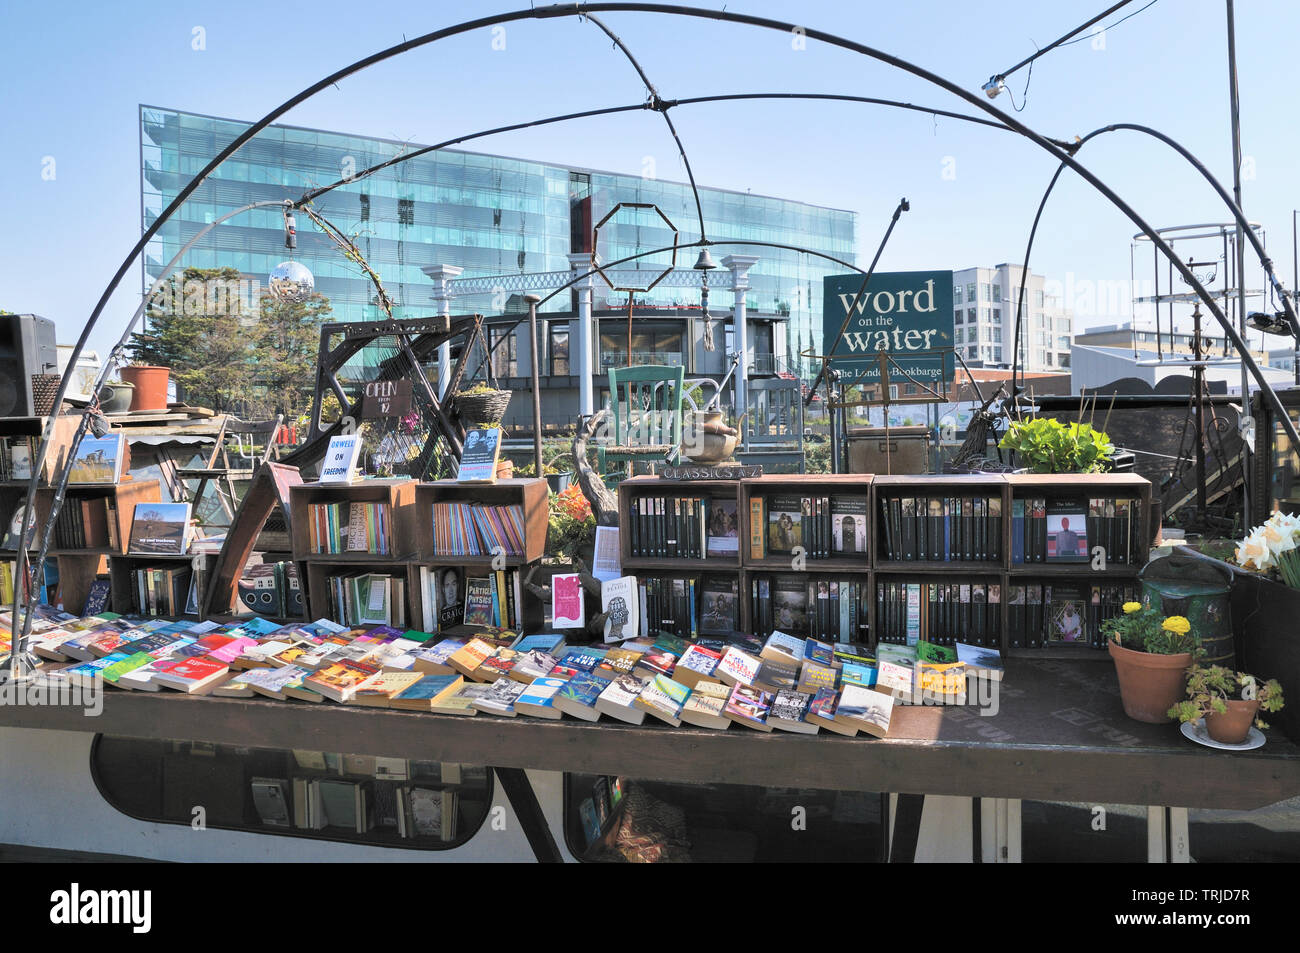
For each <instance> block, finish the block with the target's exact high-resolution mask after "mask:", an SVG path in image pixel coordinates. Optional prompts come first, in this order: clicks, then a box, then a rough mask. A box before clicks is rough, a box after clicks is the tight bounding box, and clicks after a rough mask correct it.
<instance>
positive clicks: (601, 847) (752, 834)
mask: <svg viewBox="0 0 1300 953" xmlns="http://www.w3.org/2000/svg"><path fill="white" fill-rule="evenodd" d="M880 808H881V796H880V795H879V794H873V793H867V792H862V791H823V790H815V789H811V788H793V787H791V788H763V787H755V786H752V785H741V784H672V783H667V782H660V781H639V780H635V779H632V778H626V777H613V776H609V775H587V774H566V775H565V776H564V836H565V842H566V843H567V844H568V847H569V851H570V853H572V854H573V856H574V857H577V858H578V859H579V860H583V861H592V862H616V863H621V862H627V861H633V862H641V861H646V862H663V861H693V862H697V863H701V862H703V863H707V862H714V863H750V862H755V863H758V862H764V861H785V862H798V861H812V862H836V861H856V862H872V861H880V860H881V859H882V852H881V824H880V817H881V809H880Z"/></svg>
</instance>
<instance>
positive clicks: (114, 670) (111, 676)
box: [100, 652, 155, 684]
mask: <svg viewBox="0 0 1300 953" xmlns="http://www.w3.org/2000/svg"><path fill="white" fill-rule="evenodd" d="M153 661H155V659H154V657H153V656H152V655H150V654H148V653H147V652H135V653H134V654H132V655H128V656H127V657H126V658H124V659H121V660H120V661H117V662H114V663H113V664H112V665H110V666H108V667H107V668H105V669H104V670H103V671H102V672H101V673H100V674H101V676H102V677H103V679H104V681H106V682H113V683H114V684H116V683H117V680H118V679H119V678H121V677H122V676H123V675H125V674H126V673H127V672H130V671H134V670H135V669H137V668H140V667H142V666H144V665H148V664H149V663H151V662H153Z"/></svg>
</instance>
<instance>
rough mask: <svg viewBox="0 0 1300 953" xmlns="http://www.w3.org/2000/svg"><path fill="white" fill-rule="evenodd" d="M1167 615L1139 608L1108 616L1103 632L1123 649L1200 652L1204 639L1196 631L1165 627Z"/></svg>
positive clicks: (1103, 624) (1151, 652)
mask: <svg viewBox="0 0 1300 953" xmlns="http://www.w3.org/2000/svg"><path fill="white" fill-rule="evenodd" d="M1164 622H1165V616H1164V615H1163V614H1162V613H1160V612H1157V611H1156V610H1155V609H1150V608H1148V609H1139V610H1138V611H1137V612H1126V613H1124V614H1123V615H1118V616H1115V617H1114V618H1111V619H1107V620H1106V621H1105V622H1103V623H1102V624H1101V631H1102V633H1103V634H1104V635H1105V636H1106V637H1107V638H1108V639H1110V640H1113V641H1114V642H1115V643H1116V644H1118V645H1119V646H1120V647H1121V648H1125V649H1131V650H1132V651H1134V652H1149V653H1150V654H1152V655H1181V654H1182V653H1183V652H1191V653H1193V655H1195V654H1196V653H1198V652H1199V651H1200V641H1199V640H1198V639H1197V637H1196V635H1195V634H1194V633H1192V632H1190V631H1189V632H1185V633H1179V632H1173V631H1170V630H1169V629H1166V628H1164Z"/></svg>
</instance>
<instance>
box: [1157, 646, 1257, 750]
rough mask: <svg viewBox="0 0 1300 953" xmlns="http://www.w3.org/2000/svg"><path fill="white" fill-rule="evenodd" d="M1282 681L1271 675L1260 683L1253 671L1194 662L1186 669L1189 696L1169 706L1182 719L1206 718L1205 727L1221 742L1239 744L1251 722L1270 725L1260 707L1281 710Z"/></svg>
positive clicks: (1242, 740)
mask: <svg viewBox="0 0 1300 953" xmlns="http://www.w3.org/2000/svg"><path fill="white" fill-rule="evenodd" d="M1282 706H1283V698H1282V685H1281V684H1280V683H1279V682H1278V680H1277V679H1275V678H1271V679H1269V680H1268V681H1267V682H1264V683H1263V684H1260V681H1259V679H1257V678H1256V677H1255V676H1254V675H1247V674H1245V673H1244V672H1234V671H1233V670H1232V669H1230V668H1225V667H1223V666H1222V665H1210V666H1201V665H1193V666H1192V667H1191V668H1190V669H1188V671H1187V698H1185V699H1183V700H1182V701H1180V702H1178V703H1177V704H1176V705H1173V706H1171V707H1170V709H1169V717H1171V718H1177V719H1178V720H1179V721H1182V722H1188V721H1199V720H1200V719H1202V718H1204V719H1205V730H1206V731H1207V732H1208V733H1209V735H1210V737H1211V738H1213V739H1214V740H1215V741H1217V742H1219V744H1225V745H1239V744H1241V743H1242V742H1244V741H1245V740H1246V737H1247V735H1249V734H1250V726H1251V724H1252V723H1254V725H1255V726H1256V727H1258V728H1267V727H1268V723H1267V722H1265V721H1264V719H1263V718H1260V717H1259V712H1260V711H1261V710H1263V711H1267V712H1275V711H1281V710H1282Z"/></svg>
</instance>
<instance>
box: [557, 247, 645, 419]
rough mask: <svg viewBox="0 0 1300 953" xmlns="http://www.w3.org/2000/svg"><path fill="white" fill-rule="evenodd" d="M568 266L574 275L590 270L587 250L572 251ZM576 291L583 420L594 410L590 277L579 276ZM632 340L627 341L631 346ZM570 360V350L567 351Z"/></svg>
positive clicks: (589, 257)
mask: <svg viewBox="0 0 1300 953" xmlns="http://www.w3.org/2000/svg"><path fill="white" fill-rule="evenodd" d="M569 267H571V268H572V269H573V273H574V274H575V275H581V274H585V273H586V272H588V271H590V270H591V255H590V254H589V253H587V252H574V253H573V254H571V255H569ZM573 287H574V288H576V289H577V291H578V413H579V414H580V415H581V416H582V418H583V419H584V420H585V419H586V418H588V417H590V416H591V415H592V414H594V413H595V412H596V408H595V405H594V402H593V401H594V398H593V397H592V375H593V373H594V371H593V346H592V339H591V293H592V288H593V287H594V285H593V282H592V277H591V276H590V275H587V277H586V278H580V279H579V280H578V281H577V282H575V283H574V285H573ZM631 343H632V342H630V341H629V342H628V346H629V347H630V346H631ZM569 354H570V360H572V354H573V352H572V350H570V352H569Z"/></svg>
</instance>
